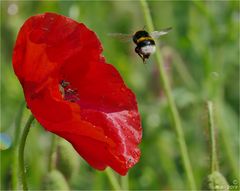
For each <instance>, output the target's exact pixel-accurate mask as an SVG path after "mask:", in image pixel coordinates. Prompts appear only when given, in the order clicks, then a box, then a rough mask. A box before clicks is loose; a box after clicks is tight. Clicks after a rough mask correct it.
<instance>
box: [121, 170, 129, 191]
mask: <svg viewBox="0 0 240 191" xmlns="http://www.w3.org/2000/svg"><path fill="white" fill-rule="evenodd" d="M121 186H122V189H123V190H125V191H127V190H129V185H128V174H126V175H125V176H121Z"/></svg>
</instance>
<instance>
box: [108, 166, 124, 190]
mask: <svg viewBox="0 0 240 191" xmlns="http://www.w3.org/2000/svg"><path fill="white" fill-rule="evenodd" d="M105 172H106V174H107V177H108V179H109V180H110V183H111V185H112V187H113V189H114V190H121V187H120V185H119V183H118V181H117V178H116V176H115V175H114V174H113V172H112V170H111V169H110V168H107V169H106V170H105Z"/></svg>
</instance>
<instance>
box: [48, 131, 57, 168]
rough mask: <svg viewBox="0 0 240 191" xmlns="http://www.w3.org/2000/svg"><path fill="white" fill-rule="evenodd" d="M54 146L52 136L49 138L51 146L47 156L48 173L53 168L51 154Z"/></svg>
mask: <svg viewBox="0 0 240 191" xmlns="http://www.w3.org/2000/svg"><path fill="white" fill-rule="evenodd" d="M55 146H56V136H55V135H54V134H52V137H51V144H50V150H49V155H48V171H49V172H50V171H51V170H52V169H53V168H54V165H53V156H52V155H53V152H54V149H55Z"/></svg>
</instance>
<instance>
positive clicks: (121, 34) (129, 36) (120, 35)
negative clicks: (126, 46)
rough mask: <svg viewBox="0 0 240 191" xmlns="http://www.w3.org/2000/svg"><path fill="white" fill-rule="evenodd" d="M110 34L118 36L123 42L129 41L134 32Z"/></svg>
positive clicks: (110, 34) (109, 34)
mask: <svg viewBox="0 0 240 191" xmlns="http://www.w3.org/2000/svg"><path fill="white" fill-rule="evenodd" d="M108 36H111V37H113V38H116V39H118V40H120V41H122V42H128V41H130V40H131V39H132V36H133V35H132V34H123V33H108Z"/></svg>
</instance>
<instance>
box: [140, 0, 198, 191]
mask: <svg viewBox="0 0 240 191" xmlns="http://www.w3.org/2000/svg"><path fill="white" fill-rule="evenodd" d="M140 3H141V7H142V10H143V13H144V17H145V22H146V26H147V28H148V30H149V31H154V26H153V22H152V18H151V15H150V12H149V8H148V4H147V2H146V0H140ZM156 48H157V50H156V53H155V55H156V59H157V63H158V68H159V71H160V78H161V81H162V84H163V88H164V91H165V94H166V96H167V100H168V104H169V108H170V112H171V115H172V118H173V122H174V126H175V130H176V134H177V138H178V143H179V146H180V153H181V157H182V161H183V165H184V168H185V171H186V174H187V178H188V182H189V186H190V188H191V189H192V190H196V184H195V180H194V176H193V171H192V167H191V164H190V160H189V155H188V151H187V146H186V142H185V138H184V133H183V129H182V125H181V121H180V116H179V113H178V111H177V108H176V105H175V102H174V100H173V97H172V94H171V89H170V85H169V81H168V78H167V76H166V72H165V69H164V65H163V60H162V57H161V54H160V52H159V48H158V47H156Z"/></svg>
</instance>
